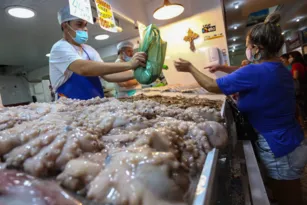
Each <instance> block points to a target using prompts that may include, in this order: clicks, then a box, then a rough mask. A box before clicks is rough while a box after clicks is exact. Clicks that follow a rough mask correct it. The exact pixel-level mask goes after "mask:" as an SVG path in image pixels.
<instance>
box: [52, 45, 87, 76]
mask: <svg viewBox="0 0 307 205" xmlns="http://www.w3.org/2000/svg"><path fill="white" fill-rule="evenodd" d="M80 59H81V57H80V55H79V54H78V52H77V51H76V50H74V48H73V47H72V46H71V45H70V44H69V43H68V42H65V41H62V42H60V43H58V44H56V45H55V46H54V47H53V48H52V49H51V52H50V58H49V63H50V66H51V67H53V68H54V69H56V70H58V71H60V72H61V73H62V74H63V75H65V72H66V71H67V68H68V67H69V65H70V64H71V63H73V62H74V61H76V60H80Z"/></svg>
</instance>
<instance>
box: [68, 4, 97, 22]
mask: <svg viewBox="0 0 307 205" xmlns="http://www.w3.org/2000/svg"><path fill="white" fill-rule="evenodd" d="M69 7H70V14H71V15H73V16H76V17H79V18H80V19H83V20H85V21H87V22H89V23H91V24H94V22H93V14H92V8H91V3H90V0H69Z"/></svg>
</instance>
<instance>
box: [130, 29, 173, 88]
mask: <svg viewBox="0 0 307 205" xmlns="http://www.w3.org/2000/svg"><path fill="white" fill-rule="evenodd" d="M143 35H144V38H143V42H142V43H141V45H140V48H139V52H145V53H146V54H147V64H146V68H143V67H140V68H137V69H136V70H135V71H134V77H135V79H136V80H137V81H138V82H139V83H141V84H150V83H153V82H155V80H156V79H157V78H158V77H159V76H160V74H161V72H162V68H163V64H164V60H165V54H166V47H167V43H166V42H165V41H163V40H162V39H161V36H160V31H159V29H158V27H157V26H156V25H153V24H151V25H150V26H148V27H147V28H146V29H145V31H144V34H143Z"/></svg>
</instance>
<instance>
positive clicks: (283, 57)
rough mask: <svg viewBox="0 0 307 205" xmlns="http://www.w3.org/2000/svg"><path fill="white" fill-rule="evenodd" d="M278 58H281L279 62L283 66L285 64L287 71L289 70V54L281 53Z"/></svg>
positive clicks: (290, 67)
mask: <svg viewBox="0 0 307 205" xmlns="http://www.w3.org/2000/svg"><path fill="white" fill-rule="evenodd" d="M280 60H281V62H282V63H283V64H284V66H285V67H286V68H287V69H288V70H289V71H291V69H292V66H291V64H290V62H289V54H288V53H285V54H282V55H281V56H280Z"/></svg>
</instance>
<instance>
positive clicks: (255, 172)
mask: <svg viewBox="0 0 307 205" xmlns="http://www.w3.org/2000/svg"><path fill="white" fill-rule="evenodd" d="M243 150H244V156H245V163H246V169H247V174H248V179H249V186H250V194H251V200H252V202H253V205H270V202H269V199H268V196H267V193H266V190H265V187H264V184H263V180H262V177H261V173H260V170H259V166H258V163H257V160H256V156H255V153H254V149H253V146H252V143H251V142H250V141H243Z"/></svg>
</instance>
